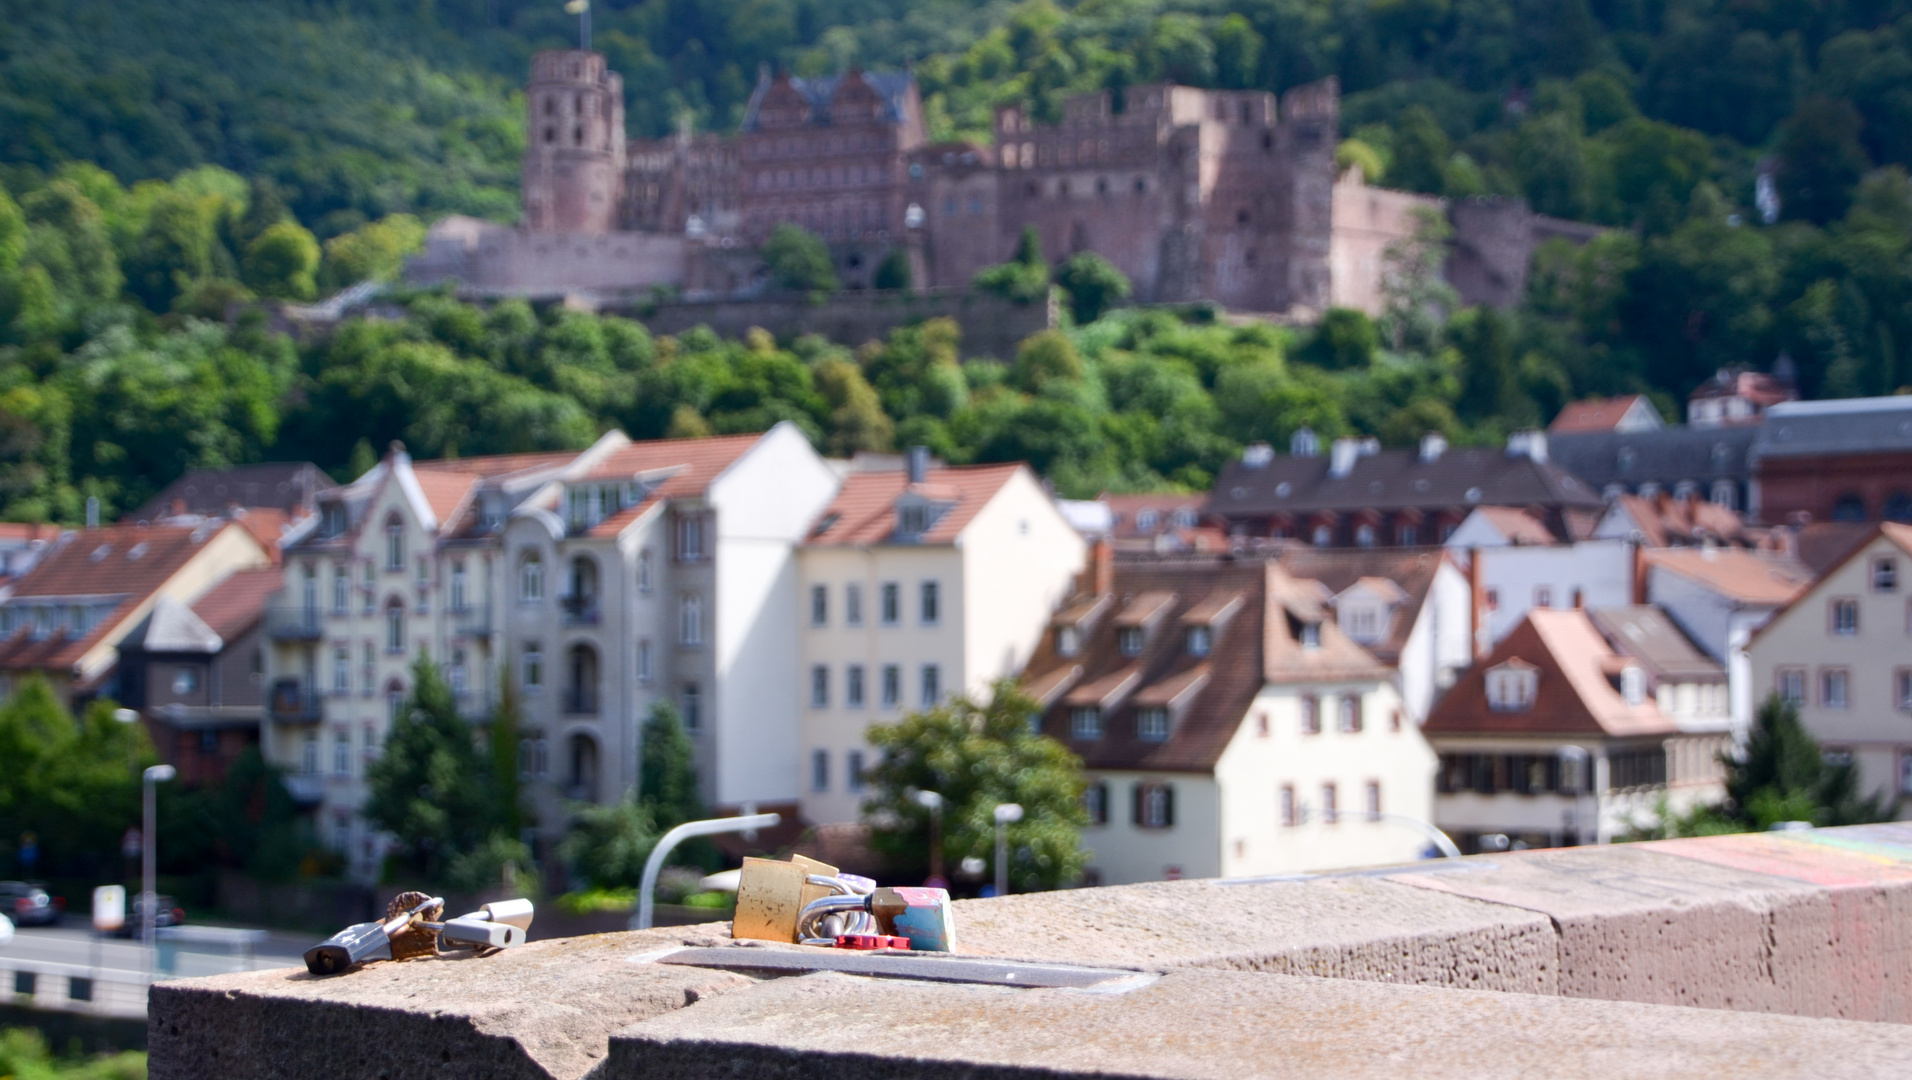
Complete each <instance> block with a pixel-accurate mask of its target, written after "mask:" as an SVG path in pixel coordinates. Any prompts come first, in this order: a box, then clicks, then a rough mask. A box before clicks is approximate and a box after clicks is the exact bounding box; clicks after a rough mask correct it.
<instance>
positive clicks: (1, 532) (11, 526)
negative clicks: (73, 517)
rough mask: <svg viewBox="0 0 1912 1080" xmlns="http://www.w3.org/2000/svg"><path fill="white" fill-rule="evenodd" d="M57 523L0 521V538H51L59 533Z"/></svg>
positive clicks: (59, 529)
mask: <svg viewBox="0 0 1912 1080" xmlns="http://www.w3.org/2000/svg"><path fill="white" fill-rule="evenodd" d="M61 531H62V530H61V528H60V527H59V526H58V525H49V524H46V523H44V522H42V523H37V524H25V523H20V522H14V521H0V540H52V539H55V538H57V537H58V536H59V535H60V533H61Z"/></svg>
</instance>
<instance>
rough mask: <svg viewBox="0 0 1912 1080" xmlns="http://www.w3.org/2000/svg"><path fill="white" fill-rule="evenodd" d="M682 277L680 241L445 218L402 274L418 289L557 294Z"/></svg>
mask: <svg viewBox="0 0 1912 1080" xmlns="http://www.w3.org/2000/svg"><path fill="white" fill-rule="evenodd" d="M441 226H442V227H441ZM685 271H686V255H685V241H684V239H683V237H682V236H681V235H680V236H666V235H659V234H655V233H638V232H601V233H564V232H536V231H531V230H527V229H513V228H509V227H506V226H503V225H493V224H489V223H484V222H473V221H472V219H470V218H448V219H446V221H445V222H441V223H440V225H439V226H434V227H433V229H432V232H431V233H430V234H428V235H427V237H426V243H425V254H424V255H423V256H421V257H419V258H418V259H415V260H413V262H412V264H411V265H410V266H409V267H407V271H406V276H407V278H409V279H410V280H411V281H413V282H416V283H418V284H432V283H435V282H440V281H457V282H459V283H460V284H462V285H464V286H465V287H466V288H468V289H470V290H472V291H475V292H480V293H483V292H508V293H514V294H522V295H529V296H555V295H559V294H562V293H565V292H572V291H579V292H637V291H642V290H644V289H648V288H650V287H651V286H653V285H677V284H679V283H681V282H683V280H684V278H685Z"/></svg>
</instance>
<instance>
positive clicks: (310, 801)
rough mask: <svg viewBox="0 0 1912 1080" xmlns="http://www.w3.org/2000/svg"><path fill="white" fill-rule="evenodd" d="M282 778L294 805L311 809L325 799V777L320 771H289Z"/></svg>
mask: <svg viewBox="0 0 1912 1080" xmlns="http://www.w3.org/2000/svg"><path fill="white" fill-rule="evenodd" d="M280 779H281V780H282V781H283V782H284V784H285V790H286V794H288V795H291V796H292V802H293V805H295V806H298V807H299V808H300V809H310V808H312V807H314V806H317V805H319V804H320V803H322V802H324V801H325V777H323V776H321V775H319V774H318V773H287V774H285V775H284V776H282V777H280Z"/></svg>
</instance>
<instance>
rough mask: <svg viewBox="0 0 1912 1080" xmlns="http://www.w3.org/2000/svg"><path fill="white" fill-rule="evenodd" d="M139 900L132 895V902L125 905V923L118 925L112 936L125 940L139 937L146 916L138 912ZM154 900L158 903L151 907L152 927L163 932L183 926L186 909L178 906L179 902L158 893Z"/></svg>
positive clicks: (136, 895)
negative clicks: (169, 927) (166, 929)
mask: <svg viewBox="0 0 1912 1080" xmlns="http://www.w3.org/2000/svg"><path fill="white" fill-rule="evenodd" d="M141 899H142V898H141V897H140V895H139V894H138V893H134V894H133V899H132V902H131V903H129V904H127V905H126V921H125V922H124V923H121V924H120V928H119V929H118V930H115V931H113V936H115V937H127V938H129V937H137V936H139V933H140V928H141V927H143V926H145V925H146V916H145V915H144V914H142V913H141V911H140V900H141ZM154 899H155V900H157V901H158V903H155V904H154V905H153V926H154V927H155V928H158V929H162V930H163V929H165V928H166V927H168V926H182V925H184V924H185V922H186V909H184V908H182V907H180V906H179V901H177V900H175V899H173V898H172V897H170V896H167V895H166V894H165V893H160V894H159V895H158V896H157V897H155V898H154Z"/></svg>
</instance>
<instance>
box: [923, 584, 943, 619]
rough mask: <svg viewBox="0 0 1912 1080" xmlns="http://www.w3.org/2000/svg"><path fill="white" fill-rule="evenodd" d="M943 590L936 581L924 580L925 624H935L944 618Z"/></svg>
mask: <svg viewBox="0 0 1912 1080" xmlns="http://www.w3.org/2000/svg"><path fill="white" fill-rule="evenodd" d="M941 600H942V596H941V590H940V589H939V588H938V587H937V584H936V582H934V581H925V582H923V595H922V607H923V625H924V626H935V625H936V623H937V621H938V620H940V619H941V618H942V604H941Z"/></svg>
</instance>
